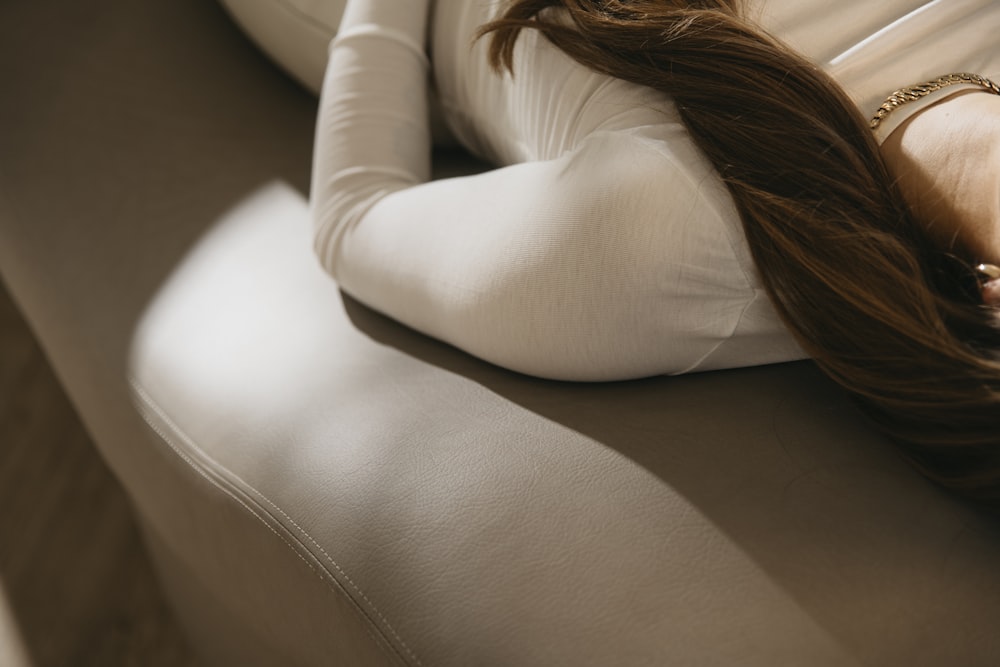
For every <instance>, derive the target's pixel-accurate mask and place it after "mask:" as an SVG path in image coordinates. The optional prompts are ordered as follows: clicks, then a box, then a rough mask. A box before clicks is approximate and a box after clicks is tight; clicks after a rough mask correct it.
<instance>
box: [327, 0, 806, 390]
mask: <svg viewBox="0 0 1000 667" xmlns="http://www.w3.org/2000/svg"><path fill="white" fill-rule="evenodd" d="M426 5H427V2H426V0H351V2H350V3H349V5H348V7H347V11H346V12H345V18H344V23H343V27H342V33H341V36H340V37H338V39H337V40H336V42H335V43H334V45H333V47H332V53H331V59H330V65H329V70H328V72H327V74H326V80H325V84H324V90H323V94H322V98H321V102H320V112H319V121H318V131H317V141H316V155H315V158H314V174H313V192H312V208H313V215H314V223H315V231H316V248H317V252H318V254H319V257H320V260H321V262H322V264H323V266H324V268H325V269H326V270H327V271H328V272H329V273H330V274H332V275H333V276H334V277H335V278H336V279H337V281H338V283H339V284H340V286H341V287H342V288H343V289H344V290H345V291H347V292H348V293H350V294H351V295H352V296H355V297H356V298H358V299H359V300H361V301H362V302H363V303H365V304H367V305H368V306H371V307H373V308H375V309H377V310H380V311H382V312H383V313H386V314H387V315H389V316H391V317H393V318H395V319H397V320H399V321H401V322H403V323H404V324H407V325H409V326H411V327H413V328H415V329H417V330H419V331H422V332H424V333H427V334H429V335H432V336H434V337H437V338H440V339H442V340H444V341H447V342H449V343H451V344H453V345H455V346H457V347H459V348H462V349H464V350H466V351H468V352H470V353H472V354H474V355H476V356H478V357H481V358H483V359H486V360H488V361H491V362H493V363H496V364H498V365H501V366H505V367H507V368H512V369H515V370H519V371H522V372H525V373H529V374H533V375H539V376H545V377H552V378H560V379H576V380H607V379H621V378H627V377H638V376H644V375H657V374H662V373H677V372H683V371H687V370H691V369H692V368H695V367H698V365H699V364H700V363H701V362H702V360H703V359H705V358H706V357H707V356H708V355H709V354H710V353H711V352H712V351H713V350H714V349H715V348H717V347H718V346H719V345H721V344H722V343H723V342H724V341H725V340H726V339H727V338H728V337H729V336H730V335H732V333H733V331H734V329H735V327H736V326H737V323H738V322H739V321H740V319H741V317H742V316H743V314H744V313H745V312H747V310H748V309H749V307H750V306H749V304H751V303H752V302H754V299H755V298H756V297H758V296H760V295H759V294H757V292H756V291H755V290H754V288H753V287H752V286H751V285H750V280H749V278H748V277H747V276H745V275H744V274H742V273H741V272H740V271H739V269H738V267H739V262H738V261H736V260H735V259H734V250H733V246H732V243H731V239H730V238H729V237H728V236H727V234H728V231H727V230H728V228H729V227H728V224H727V222H723V221H722V220H720V216H723V215H734V213H733V212H732V211H729V210H728V209H726V208H725V206H723V205H721V204H720V202H723V203H724V202H725V201H727V200H726V199H725V197H724V195H723V194H722V192H721V189H722V185H721V183H717V182H716V180H714V179H713V178H712V177H711V175H710V173H709V172H708V171H707V170H708V167H707V166H706V167H705V170H704V171H705V173H701V172H700V171H698V167H697V165H699V164H701V159H700V158H699V157H698V154H697V152H696V151H695V150H694V148H693V146H688V145H687V143H685V141H684V140H683V137H682V135H679V134H678V137H677V139H676V141H674V142H673V143H672V144H671V150H672V151H673V153H674V154H675V155H674V157H671V156H670V155H667V154H665V153H664V152H663V150H661V149H660V148H656V147H654V146H655V144H651V143H650V142H647V141H645V140H642V139H638V138H636V139H630V136H629V135H625V136H622V135H618V134H616V135H614V136H610V135H595V136H592V137H590V138H589V139H587V140H586V141H585V142H584V143H583V145H581V146H580V148H578V149H577V150H576V151H574V152H572V153H568V154H566V155H564V156H562V157H560V158H558V159H556V160H550V161H544V162H528V163H524V164H518V165H514V166H510V167H506V168H504V169H498V170H494V171H489V172H486V173H483V174H480V175H477V176H472V177H466V178H458V179H449V180H441V181H434V182H430V183H428V182H426V181H427V179H428V177H429V165H430V138H429V133H428V131H427V111H426V95H427V93H426V88H427V87H426V76H427V71H426V58H425V56H424V54H423V51H422V48H421V46H422V44H423V34H424V29H425V21H426ZM720 209H725V210H720ZM758 338H759V340H760V343H759V345H760V350H759V351H758V352H759V355H758V356H759V358H757V357H754V352H753V351H752V350H751V351H748V352H747V355H746V356H747V357H748V361H747V363H754V362H762V361H770V360H773V359H771V358H770V357H768V356H767V355H771V356H773V355H774V354H775V352H774V350H775V344H774V342H773V340H772V339H771V338H768V337H767V336H759V337H758ZM754 340H755V341H756V340H757V339H756V338H755V339H754ZM753 344H756V343H748V346H750V347H752V346H753ZM779 347H780V346H779ZM785 353H786V355H787V351H785Z"/></svg>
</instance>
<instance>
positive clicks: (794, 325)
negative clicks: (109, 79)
mask: <svg viewBox="0 0 1000 667" xmlns="http://www.w3.org/2000/svg"><path fill="white" fill-rule="evenodd" d="M740 5H741V2H739V0H701V1H693V0H691V1H684V0H514V1H513V2H512V3H511V5H510V6H509V7H508V8H507V9H506V11H505V12H504V13H503V14H502V15H501V16H500V17H499V18H498V19H497V20H495V21H493V22H491V23H488V24H487V25H485V26H483V27H482V28H481V29H480V37H482V36H484V35H491V36H492V42H491V44H490V50H489V57H490V61H491V64H492V65H493V67H494V68H495V69H497V70H501V69H503V68H506V69H508V70H510V71H511V72H513V57H514V46H515V42H516V40H517V36H518V34H519V33H520V31H521V30H522V29H524V28H533V29H537V30H539V31H540V32H541V33H542V34H544V35H545V37H547V38H548V39H549V40H550V41H551V42H552V43H553V44H555V45H556V46H557V47H558V48H560V49H561V50H562V51H564V52H565V53H566V54H568V55H569V56H570V57H572V58H573V59H575V60H576V61H578V62H579V63H581V64H583V65H585V66H586V67H588V68H590V69H592V70H595V71H598V72H602V73H605V74H608V75H611V76H613V77H617V78H619V79H625V80H627V81H631V82H634V83H637V84H641V85H644V86H650V87H653V88H656V89H658V90H660V91H663V92H665V93H666V94H668V95H669V96H671V98H672V99H673V100H674V102H675V103H676V106H677V108H678V110H679V112H680V115H681V118H682V119H683V121H684V123H685V125H686V126H687V128H688V130H689V131H690V134H691V135H692V136H693V138H694V140H695V142H696V143H697V144H698V146H699V147H700V148H701V149H702V150H703V151H704V153H705V154H706V155H707V156H708V158H709V159H710V160H711V161H712V163H713V164H714V166H715V168H716V170H717V171H718V172H719V174H721V176H722V178H723V180H724V181H725V183H726V185H727V187H728V189H729V192H730V193H731V195H732V197H733V199H734V201H735V203H736V206H737V209H738V210H739V212H740V216H741V218H742V221H743V227H744V231H745V234H746V237H747V241H748V242H749V245H750V249H751V251H752V254H753V257H754V260H755V262H756V265H757V267H758V269H759V271H760V274H761V276H762V279H763V282H764V285H765V287H766V289H767V291H768V293H769V295H770V297H771V300H772V301H773V302H774V304H775V306H776V308H777V311H778V313H779V314H780V316H781V317H782V319H783V320H784V322H785V324H786V325H787V327H788V328H789V329H790V330H791V332H792V333H793V334H794V335H795V337H796V338H797V339H798V341H799V343H800V344H801V345H802V347H803V348H804V349H805V350H806V351H807V352H808V353H809V354H810V355H811V356H812V358H813V359H814V360H815V362H816V364H818V366H819V367H820V368H821V369H822V370H823V371H824V372H825V373H826V374H827V375H829V376H830V377H831V378H833V379H834V380H835V381H836V382H838V383H839V384H841V385H842V386H843V387H845V388H846V389H847V390H848V391H849V392H851V393H852V394H853V396H854V397H855V398H856V399H857V402H858V403H859V404H860V406H861V407H862V409H863V410H864V412H865V413H867V415H868V416H869V417H870V418H871V419H872V420H873V422H874V423H875V424H876V425H877V426H878V427H879V428H880V430H882V431H883V432H884V433H885V434H887V435H888V436H889V437H890V438H891V439H892V440H894V441H896V442H897V443H898V444H899V445H900V446H901V447H902V449H903V452H904V453H905V454H906V456H907V457H908V458H909V459H910V460H911V461H912V462H913V463H914V464H916V466H917V467H918V468H919V469H920V470H921V471H922V472H924V473H925V474H926V475H927V476H928V477H930V478H932V479H933V480H935V481H937V482H938V483H940V484H942V485H944V486H946V487H948V488H950V489H952V490H953V491H955V492H957V493H959V494H961V495H964V496H966V497H969V498H972V499H975V500H977V501H979V502H981V503H983V504H986V505H989V506H992V507H994V508H997V507H1000V353H998V351H1000V317H998V312H997V310H996V309H994V308H989V307H987V306H985V305H983V302H982V298H981V295H980V294H979V290H978V286H977V284H976V279H975V276H974V274H973V272H972V268H971V267H972V264H973V259H974V258H971V257H956V256H955V255H954V254H952V252H950V251H949V252H946V251H945V250H944V249H942V248H939V247H936V246H935V245H934V243H932V242H931V240H930V239H929V238H928V236H927V235H926V233H925V232H924V231H923V230H922V228H921V227H920V225H919V224H917V222H916V221H915V220H914V219H913V216H912V214H911V212H910V210H909V208H908V206H907V204H906V202H905V200H904V199H903V197H902V195H901V194H900V192H899V190H898V189H897V187H896V186H895V184H894V182H893V179H892V178H891V176H890V174H889V171H888V170H887V168H886V166H885V163H884V162H883V160H882V159H881V156H880V154H879V150H878V145H877V144H876V142H875V140H874V139H873V137H872V135H871V132H870V131H869V129H868V127H867V125H866V123H865V122H864V119H863V118H862V116H861V115H860V112H859V111H858V109H857V108H856V107H855V106H854V104H853V103H852V102H851V101H850V99H849V98H848V96H847V95H846V94H845V93H844V92H843V90H842V89H841V88H840V87H839V86H838V85H837V84H836V83H835V82H834V81H833V80H832V79H831V78H830V77H829V76H828V75H826V74H825V73H824V72H823V71H822V70H821V69H819V68H818V67H817V66H816V65H815V64H813V63H812V62H810V61H809V60H807V59H805V58H804V57H802V56H800V55H799V54H797V53H795V52H794V51H792V50H791V49H790V48H789V47H787V46H785V45H784V44H782V43H781V42H779V41H778V40H776V39H774V38H773V37H771V36H769V35H767V34H765V33H764V32H763V31H762V30H760V29H759V28H757V27H755V26H754V25H753V24H752V23H751V22H750V21H749V20H748V19H746V18H745V17H744V16H743V13H742V8H741V6H740ZM550 7H554V8H562V9H564V10H566V14H567V15H568V17H569V19H571V20H570V21H565V20H562V19H560V18H553V17H552V15H551V14H549V13H547V12H545V13H542V14H540V12H542V10H545V9H547V8H550Z"/></svg>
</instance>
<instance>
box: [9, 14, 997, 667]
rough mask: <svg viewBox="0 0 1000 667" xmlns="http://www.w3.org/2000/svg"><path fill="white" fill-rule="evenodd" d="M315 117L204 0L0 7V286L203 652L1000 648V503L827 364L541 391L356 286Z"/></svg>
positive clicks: (647, 660)
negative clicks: (847, 390) (906, 437)
mask: <svg viewBox="0 0 1000 667" xmlns="http://www.w3.org/2000/svg"><path fill="white" fill-rule="evenodd" d="M272 1H273V2H279V1H280V0H272ZM470 1H472V0H470ZM288 6H291V5H288ZM314 113H315V100H314V99H313V97H312V96H311V95H310V94H309V93H307V92H306V91H305V90H303V89H302V88H300V87H299V86H298V85H297V84H296V83H294V82H293V81H291V80H290V79H289V78H288V77H287V76H285V75H284V74H283V73H282V72H281V71H279V70H278V69H277V68H275V67H274V66H272V65H271V64H270V63H269V61H268V60H267V59H265V58H264V57H263V56H262V55H260V53H259V52H258V51H257V50H256V49H255V47H254V46H253V45H252V44H251V42H250V41H248V40H247V39H246V38H245V37H243V35H242V34H241V32H240V31H239V30H238V29H237V28H236V26H235V25H234V24H233V22H232V21H231V20H230V18H229V17H228V16H227V15H226V13H224V11H223V9H222V8H220V6H219V5H217V4H216V3H214V2H209V1H207V0H142V1H136V0H92V1H90V2H79V1H76V0H9V1H8V2H4V3H0V268H2V272H3V278H4V280H5V282H6V284H7V285H8V287H9V288H10V290H11V291H12V293H13V294H14V295H15V297H16V299H17V300H18V302H19V304H20V306H21V307H22V308H23V310H24V312H25V313H26V315H27V317H28V318H29V320H30V322H31V324H32V326H33V328H34V330H35V332H36V333H37V335H38V337H39V339H40V340H41V342H42V343H43V345H44V347H45V349H46V350H47V352H48V354H49V355H50V357H51V359H52V361H53V363H54V365H55V368H56V369H57V372H58V374H59V376H60V377H61V379H62V381H63V382H64V384H65V386H66V389H67V390H68V392H69V394H70V395H71V397H72V399H73V401H74V403H75V405H76V407H77V408H78V410H79V412H80V414H81V415H82V417H83V419H84V420H85V422H86V424H87V426H88V428H89V429H90V431H91V432H92V434H93V436H94V438H95V439H96V441H97V443H98V445H99V447H100V449H101V452H102V454H103V455H104V457H105V459H106V460H107V462H108V463H109V465H110V466H111V467H112V468H113V470H114V471H115V473H116V474H117V475H118V477H119V478H120V479H121V481H122V482H123V484H124V485H125V487H126V488H127V490H128V492H129V494H130V495H131V498H132V500H133V502H134V507H135V512H136V515H137V517H138V518H139V520H140V522H141V524H142V526H143V529H144V532H145V537H146V539H147V542H148V545H149V548H150V551H151V553H152V555H153V557H154V560H155V562H156V565H157V568H158V571H159V573H160V575H161V577H162V581H163V584H164V587H165V589H166V591H167V594H168V595H169V597H170V600H171V601H172V603H173V605H174V606H175V608H176V610H177V612H178V615H179V616H180V618H181V620H182V622H183V624H184V626H185V628H186V630H187V632H188V634H189V635H190V637H191V639H192V642H193V644H194V645H195V646H196V648H197V650H198V651H199V652H200V654H201V655H202V656H203V658H204V661H205V663H206V664H207V665H351V666H354V665H358V666H368V665H424V666H426V667H431V666H456V667H457V666H466V665H514V666H530V665H573V666H579V665H684V666H686V665H692V666H695V665H698V666H700V665H739V666H749V667H756V666H760V667H777V666H783V665H788V666H819V667H827V666H831V667H832V666H834V665H837V666H839V665H877V666H897V665H898V666H900V667H904V666H905V667H914V666H918V665H928V666H930V665H948V666H952V665H953V666H960V667H976V666H982V667H988V666H991V665H997V664H1000V630H998V628H1000V530H998V522H996V521H995V520H994V521H991V520H989V519H986V518H984V517H982V516H979V515H977V514H976V513H974V512H972V511H970V510H969V509H968V508H966V507H964V506H962V505H961V504H959V503H956V502H954V501H953V500H951V499H950V498H948V497H946V496H944V495H942V494H941V493H939V492H938V491H937V490H935V489H934V488H932V487H931V486H930V485H928V484H927V483H925V482H924V481H923V480H922V479H921V478H920V477H919V476H918V475H917V474H915V473H914V472H912V471H911V470H910V469H909V468H908V467H907V465H906V464H905V463H903V462H902V461H900V460H899V458H898V457H897V455H896V453H895V451H894V450H893V449H892V448H891V447H890V446H888V445H887V444H886V443H884V442H883V441H882V440H880V438H879V437H877V436H876V435H873V434H872V433H871V432H870V431H869V429H868V428H867V427H866V426H865V424H864V423H863V421H862V420H861V418H860V417H859V415H858V413H857V412H856V411H855V410H854V409H853V407H852V406H851V404H850V402H849V401H848V400H847V399H846V398H845V397H844V396H843V395H842V394H841V392H840V391H839V390H838V389H837V388H835V387H834V386H832V385H831V384H830V383H829V382H827V381H826V380H825V379H824V378H822V377H821V376H820V375H819V374H818V373H817V372H816V371H815V370H814V369H813V368H812V367H811V366H810V365H809V364H808V363H800V364H792V365H785V366H776V367H766V368H757V369H749V370H741V371H734V372H721V373H714V374H705V375H696V376H689V377H681V378H660V379H651V380H647V381H641V382H629V383H619V384H606V385H571V384H560V383H554V382H543V381H539V380H534V379H531V378H527V377H522V376H518V375H515V374H512V373H509V372H506V371H503V370H501V369H498V368H494V367H490V366H488V365H486V364H484V363H481V362H479V361H477V360H475V359H473V358H470V357H468V356H465V355H463V354H461V353H459V352H457V351H455V350H453V349H450V348H448V347H446V346H444V345H442V344H440V343H437V342H435V341H433V340H429V339H427V338H424V337H421V336H419V335H417V334H414V333H412V332H410V331H407V330H405V329H403V328H402V327H400V326H398V325H396V324H394V323H393V322H391V321H389V320H387V319H385V318H383V317H381V316H379V315H376V314H374V313H372V312H371V311H369V310H367V309H365V308H364V307H362V306H360V305H358V304H356V303H354V302H352V301H351V300H350V299H348V298H346V297H344V296H342V295H341V294H340V293H339V292H338V290H337V288H336V286H335V285H334V284H333V283H332V282H331V281H329V280H328V279H327V278H326V277H325V276H324V275H323V273H322V272H321V271H320V270H319V269H318V268H317V265H316V263H315V261H314V260H313V257H312V255H311V252H310V243H309V229H308V221H307V219H306V185H307V181H308V172H309V162H310V146H311V139H312V131H313V120H314ZM446 162H447V161H442V165H441V167H440V168H441V169H445V168H448V169H453V168H456V167H455V165H454V164H451V165H450V166H448V165H447V164H445V163H446ZM452 162H454V161H452ZM66 559H67V567H72V554H66Z"/></svg>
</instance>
